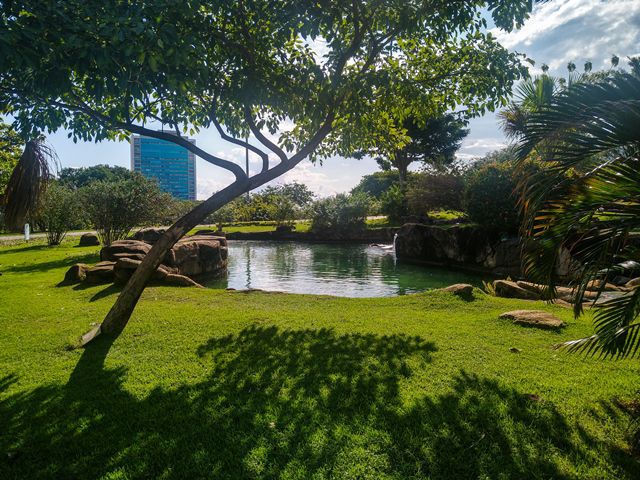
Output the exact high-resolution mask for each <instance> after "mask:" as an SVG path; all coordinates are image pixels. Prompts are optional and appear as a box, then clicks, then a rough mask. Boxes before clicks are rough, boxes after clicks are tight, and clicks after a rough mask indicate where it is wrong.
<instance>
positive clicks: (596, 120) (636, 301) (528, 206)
mask: <svg viewBox="0 0 640 480" xmlns="http://www.w3.org/2000/svg"><path fill="white" fill-rule="evenodd" d="M639 125H640V76H638V75H634V74H627V73H619V72H611V73H610V74H609V75H608V76H607V77H606V78H599V79H595V80H594V81H592V82H577V83H574V84H572V85H571V86H570V87H567V88H566V89H564V90H562V91H561V92H559V93H557V94H555V95H553V96H552V98H551V99H550V100H549V101H548V102H547V103H546V104H545V105H543V106H541V108H538V109H536V110H534V111H530V112H527V115H525V118H524V119H523V121H522V123H521V124H520V126H519V127H518V128H519V131H518V134H517V136H518V138H519V142H518V145H517V156H518V159H519V161H520V162H521V163H522V164H524V163H525V161H530V159H531V158H532V157H535V158H537V159H538V161H539V162H541V164H542V165H543V166H544V168H543V169H541V171H540V173H538V174H534V175H533V176H529V177H528V178H526V179H525V180H524V181H523V182H522V184H521V193H522V197H521V205H522V208H523V209H524V212H525V217H526V218H527V219H528V222H527V223H526V224H525V227H524V228H525V230H526V233H527V236H528V239H529V240H530V242H531V244H532V245H533V247H534V248H532V249H531V250H530V252H529V253H528V254H527V255H526V260H525V265H524V267H525V272H526V273H527V275H529V276H531V277H532V278H533V279H535V280H537V281H539V282H541V283H543V284H544V285H547V286H548V290H547V293H548V296H549V298H551V297H553V294H554V292H555V286H556V284H557V278H556V274H555V265H556V262H557V257H558V254H559V253H558V252H560V251H561V249H562V248H565V249H568V250H569V251H570V252H571V253H572V255H573V256H574V258H576V259H577V260H578V261H579V262H580V264H581V268H580V270H579V273H578V278H577V279H576V292H577V299H576V302H575V310H574V312H575V314H576V316H577V315H580V314H581V313H582V301H583V298H584V294H585V291H586V290H587V287H588V286H589V284H590V282H592V281H593V280H597V281H600V282H601V285H604V283H605V281H606V279H608V278H611V277H612V276H614V275H618V274H620V273H621V272H622V271H623V270H624V269H628V268H633V267H636V266H637V267H640V264H638V263H636V262H638V261H640V252H639V250H638V249H636V248H634V247H633V245H632V244H631V243H630V238H631V237H632V236H633V235H634V234H637V233H638V232H640V128H638V126H639ZM601 294H602V287H601V289H600V291H599V292H598V297H600V295H601ZM594 322H595V334H594V335H593V336H591V337H588V338H583V339H579V340H575V341H571V342H568V343H566V344H563V346H564V347H565V348H568V349H569V350H571V351H581V352H587V353H589V354H597V353H599V354H602V355H604V356H615V357H626V356H634V355H636V354H637V353H638V350H639V348H640V288H635V289H632V290H630V291H628V292H626V293H624V294H622V295H620V296H619V297H616V298H614V299H610V300H607V301H604V302H602V304H601V307H600V308H598V309H597V311H596V313H595V319H594Z"/></svg>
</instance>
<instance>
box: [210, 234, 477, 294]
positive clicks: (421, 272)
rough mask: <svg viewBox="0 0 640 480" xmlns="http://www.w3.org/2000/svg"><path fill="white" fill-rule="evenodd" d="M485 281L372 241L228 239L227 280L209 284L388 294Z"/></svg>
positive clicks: (282, 289) (296, 290)
mask: <svg viewBox="0 0 640 480" xmlns="http://www.w3.org/2000/svg"><path fill="white" fill-rule="evenodd" d="M481 281H482V277H481V276H479V275H474V274H468V273H464V272H460V271H454V270H447V269H441V268H436V267H425V266H418V265H409V264H404V263H396V261H395V258H394V255H393V251H390V250H385V249H382V248H379V247H374V246H368V245H325V244H308V243H296V242H256V241H230V242H229V274H228V276H227V278H226V279H223V280H215V281H211V282H209V283H207V284H206V285H207V286H209V287H211V288H227V287H230V288H235V289H245V288H260V289H264V290H277V291H283V292H291V293H316V294H325V295H336V296H342V297H386V296H393V295H404V294H407V293H415V292H420V291H423V290H427V289H430V288H440V287H444V286H447V285H451V284H453V283H460V282H465V283H471V284H473V285H478V286H480V285H481Z"/></svg>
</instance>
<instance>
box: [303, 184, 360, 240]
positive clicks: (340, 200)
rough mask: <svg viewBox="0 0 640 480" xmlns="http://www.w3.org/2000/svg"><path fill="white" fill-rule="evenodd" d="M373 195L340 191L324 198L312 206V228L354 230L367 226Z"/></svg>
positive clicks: (340, 230)
mask: <svg viewBox="0 0 640 480" xmlns="http://www.w3.org/2000/svg"><path fill="white" fill-rule="evenodd" d="M371 205H372V202H371V197H369V196H368V195H366V194H363V193H354V194H346V193H340V194H338V195H334V196H333V197H328V198H323V199H320V200H318V201H316V202H314V203H313V204H312V206H311V212H310V213H311V230H312V231H314V232H318V231H330V232H352V231H358V230H364V229H365V228H366V220H367V215H369V211H370V209H371Z"/></svg>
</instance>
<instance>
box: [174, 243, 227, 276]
mask: <svg viewBox="0 0 640 480" xmlns="http://www.w3.org/2000/svg"><path fill="white" fill-rule="evenodd" d="M227 256H228V250H227V239H226V238H224V237H215V236H212V235H196V236H191V237H186V238H183V239H181V240H180V241H178V242H177V243H176V244H175V245H174V246H173V248H172V249H171V250H169V251H168V252H167V254H166V255H165V257H164V260H163V262H162V263H163V264H164V265H166V266H168V267H171V268H172V269H173V270H174V271H175V272H176V273H178V274H180V275H186V276H188V277H192V276H198V275H211V276H217V275H223V274H224V273H226V270H227Z"/></svg>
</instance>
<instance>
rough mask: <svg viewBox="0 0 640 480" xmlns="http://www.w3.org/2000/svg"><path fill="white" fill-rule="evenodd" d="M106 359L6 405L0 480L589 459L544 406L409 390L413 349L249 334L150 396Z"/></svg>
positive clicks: (245, 474) (447, 468) (473, 382)
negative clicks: (198, 376) (189, 376)
mask: <svg viewBox="0 0 640 480" xmlns="http://www.w3.org/2000/svg"><path fill="white" fill-rule="evenodd" d="M110 347H111V342H110V340H109V339H108V338H101V337H98V339H97V340H96V341H95V342H94V343H92V344H90V346H89V348H87V349H86V350H85V351H84V352H83V354H82V357H81V358H80V360H79V362H78V364H77V365H76V367H75V369H74V371H73V373H72V375H71V377H70V379H69V381H68V383H67V384H66V385H63V386H60V385H50V386H43V387H39V388H36V389H34V390H31V391H28V392H21V393H14V394H10V395H7V393H5V394H3V395H2V396H0V399H1V400H0V451H7V452H10V455H9V456H7V455H3V456H2V458H1V459H0V478H103V477H109V478H132V479H137V478H165V479H178V478H189V479H190V478H223V479H240V478H265V479H266V478H291V479H293V478H300V479H307V478H314V479H323V478H338V479H343V478H344V479H346V478H354V479H355V478H357V479H384V478H394V479H400V478H478V477H487V478H497V477H500V476H503V477H504V478H563V474H562V472H560V471H559V470H558V467H557V462H556V461H554V459H555V460H558V458H561V459H562V460H563V461H564V462H565V463H567V464H569V465H573V464H574V463H584V462H588V461H590V460H591V458H590V455H595V454H592V453H590V452H589V445H588V442H579V443H577V444H574V443H572V442H571V441H570V435H569V432H570V426H569V425H568V424H567V422H566V421H565V420H564V419H563V418H562V417H561V415H560V414H559V413H558V412H557V410H556V409H555V408H554V406H553V405H550V404H546V403H544V402H538V403H534V402H531V401H529V400H527V399H526V398H525V397H524V396H523V395H522V394H521V393H518V392H516V391H514V390H512V389H509V388H506V387H504V386H501V385H500V384H498V383H496V382H493V381H490V380H487V379H482V378H479V377H477V376H473V375H467V374H465V373H460V374H459V375H457V376H456V378H455V381H454V387H453V389H452V390H451V392H450V393H448V394H446V395H434V396H429V395H428V392H427V395H425V393H424V392H423V391H419V392H415V391H410V392H407V391H405V389H406V388H407V381H408V380H409V379H410V378H411V377H412V376H413V375H415V374H417V373H419V374H420V375H425V374H427V375H428V373H429V369H433V368H434V367H433V366H431V365H430V362H431V355H432V353H433V352H434V351H435V350H436V349H435V345H434V344H433V343H431V342H428V341H425V340H424V339H422V338H420V337H409V336H404V335H389V336H376V335H365V334H355V333H354V334H348V335H338V334H336V333H335V332H333V331H332V330H326V329H321V330H291V331H289V330H280V329H278V328H275V327H268V328H262V327H251V328H247V329H245V330H243V331H241V332H240V333H238V334H236V335H227V336H224V337H218V338H211V339H209V340H208V341H206V342H205V343H204V344H203V345H201V346H200V347H199V348H198V350H197V352H196V353H197V360H196V359H194V360H193V361H194V362H196V361H197V362H198V363H199V364H201V365H202V368H204V369H206V371H207V375H206V376H205V377H204V379H203V380H201V381H199V382H195V383H191V384H189V383H182V384H180V385H178V386H176V387H171V388H161V387H157V388H155V389H153V390H152V391H151V392H150V393H148V394H146V395H141V394H139V393H138V394H134V393H131V392H130V391H128V390H127V389H125V388H123V381H124V379H125V378H126V375H127V371H126V369H124V368H116V369H112V368H105V363H104V362H105V358H106V355H107V353H108V352H109V349H110ZM176 375H179V372H176ZM142 380H144V379H142ZM13 381H15V379H13V378H9V377H7V378H6V379H5V380H4V381H0V389H1V390H6V389H7V388H8V387H9V385H10V383H11V382H13ZM143 383H144V382H143ZM1 390H0V392H1ZM409 393H412V394H414V395H415V396H416V399H415V400H413V401H409V400H407V399H406V398H405V397H406V396H407V395H408V394H409ZM409 396H411V395H409ZM403 399H404V400H403Z"/></svg>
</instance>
